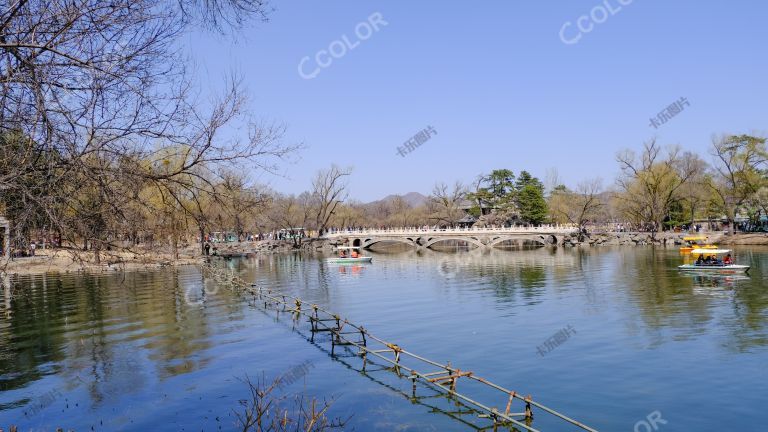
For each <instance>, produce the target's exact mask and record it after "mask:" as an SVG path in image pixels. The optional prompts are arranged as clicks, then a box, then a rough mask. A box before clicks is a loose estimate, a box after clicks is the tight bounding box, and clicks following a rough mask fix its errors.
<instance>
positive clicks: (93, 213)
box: [0, 0, 297, 260]
mask: <svg viewBox="0 0 768 432" xmlns="http://www.w3.org/2000/svg"><path fill="white" fill-rule="evenodd" d="M269 11H270V9H269V7H268V5H267V3H266V2H265V1H263V0H206V1H203V2H200V1H197V0H179V1H169V2H162V1H161V2H160V3H159V4H158V3H157V2H149V1H147V0H116V1H112V2H109V3H104V2H100V1H96V0H74V1H68V0H45V1H43V0H15V1H13V2H11V3H10V4H9V5H8V7H7V8H6V9H4V10H3V11H2V12H0V86H1V87H0V139H1V140H2V141H3V143H12V145H10V146H6V145H3V149H2V151H0V193H2V197H0V201H4V204H5V205H6V206H7V205H8V204H9V203H10V202H13V203H23V205H19V206H16V207H15V208H11V209H10V210H9V213H12V214H11V215H10V216H11V217H12V218H13V219H14V222H15V224H14V226H15V227H16V229H17V234H20V235H21V236H22V237H23V236H24V235H25V233H27V232H29V230H30V229H33V228H39V227H40V226H47V227H51V228H52V229H54V230H56V231H58V232H59V233H61V234H62V235H64V236H68V237H69V238H70V241H75V240H76V239H77V237H79V238H81V239H85V240H86V244H87V243H88V242H89V241H90V243H91V246H92V249H94V251H95V256H96V259H97V260H98V257H99V250H100V249H101V248H102V247H104V246H105V245H108V246H111V243H112V242H113V240H114V237H115V233H114V231H115V230H116V229H117V228H119V227H125V226H128V225H130V223H129V222H128V221H129V220H130V221H131V222H136V221H142V222H145V223H148V222H147V221H149V220H157V219H156V218H155V217H151V218H148V217H146V215H144V216H142V213H144V212H145V211H144V210H146V211H147V212H149V213H155V216H157V215H164V217H165V219H166V221H165V222H164V223H162V224H160V225H159V226H160V227H161V228H160V229H165V230H168V229H169V230H170V231H171V232H172V233H171V237H172V239H173V240H172V241H174V242H175V241H176V240H177V239H178V233H177V231H178V230H179V229H182V228H183V229H186V227H187V222H188V221H187V219H188V218H192V219H193V220H194V221H195V222H196V225H198V227H199V231H200V233H201V237H202V233H203V232H204V230H205V227H206V226H207V224H208V222H209V221H207V217H206V216H205V215H204V213H203V212H204V209H205V208H206V202H207V203H208V204H210V203H211V202H213V201H217V200H219V198H218V197H219V194H220V191H221V190H222V188H217V185H219V184H221V183H222V181H225V179H223V178H222V175H221V174H220V173H222V172H226V171H227V170H233V171H236V170H244V169H247V168H256V169H261V170H266V171H271V172H274V170H275V165H274V164H275V161H276V160H279V159H281V158H283V157H284V156H285V155H287V154H289V153H290V152H292V151H294V150H296V149H297V146H285V145H283V144H282V143H281V141H280V138H281V136H282V133H283V128H282V127H281V126H276V125H264V124H258V123H253V122H250V121H249V120H248V119H247V116H246V112H247V108H246V98H245V95H244V93H243V92H242V90H241V89H240V85H239V82H238V81H237V80H236V79H231V80H230V81H229V82H228V86H227V88H226V90H225V91H224V92H223V93H222V96H221V97H220V98H218V99H215V100H212V101H210V103H205V104H204V103H201V102H200V101H197V100H195V98H194V97H193V96H192V92H191V89H192V88H193V79H192V77H190V76H189V74H188V73H187V72H186V64H185V61H184V58H183V57H182V56H181V54H180V53H179V51H178V49H177V47H176V44H177V43H178V40H179V37H180V36H181V35H182V34H183V32H184V30H185V29H187V28H189V27H190V26H191V25H196V26H203V27H207V28H211V29H215V30H217V31H219V32H225V31H226V30H227V29H228V28H236V27H237V26H239V25H241V24H242V23H244V22H245V20H247V19H251V18H254V17H256V18H259V19H262V20H263V19H266V16H267V14H268V12H269ZM202 107H208V109H205V108H202ZM242 126H245V128H243V129H245V130H248V137H247V138H246V139H232V138H229V137H231V136H233V134H227V135H225V134H224V130H225V129H228V128H234V127H242ZM235 136H236V135H235ZM29 215H34V216H35V217H33V218H31V217H28V216H29ZM131 228H132V229H131V231H133V233H134V234H135V233H136V232H138V231H139V230H138V229H136V227H135V226H132V227H131ZM143 228H149V226H147V227H143ZM155 228H156V229H157V226H156V227H155Z"/></svg>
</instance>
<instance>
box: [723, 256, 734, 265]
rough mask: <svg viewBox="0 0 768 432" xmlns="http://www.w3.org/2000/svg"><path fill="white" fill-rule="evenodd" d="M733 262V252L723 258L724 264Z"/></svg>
mask: <svg viewBox="0 0 768 432" xmlns="http://www.w3.org/2000/svg"><path fill="white" fill-rule="evenodd" d="M731 264H733V259H732V258H731V254H728V255H726V256H725V258H724V259H723V265H731Z"/></svg>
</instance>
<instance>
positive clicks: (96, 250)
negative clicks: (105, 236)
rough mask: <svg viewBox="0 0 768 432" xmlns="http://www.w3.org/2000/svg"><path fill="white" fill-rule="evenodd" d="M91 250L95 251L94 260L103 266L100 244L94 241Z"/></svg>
mask: <svg viewBox="0 0 768 432" xmlns="http://www.w3.org/2000/svg"><path fill="white" fill-rule="evenodd" d="M91 249H93V260H94V261H95V262H96V264H101V255H99V249H100V247H99V242H98V241H96V240H94V241H93V242H92V243H91Z"/></svg>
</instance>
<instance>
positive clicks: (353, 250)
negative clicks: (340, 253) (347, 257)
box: [351, 249, 360, 258]
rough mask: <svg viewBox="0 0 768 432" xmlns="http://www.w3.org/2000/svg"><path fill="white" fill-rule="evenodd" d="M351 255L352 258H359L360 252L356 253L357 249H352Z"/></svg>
mask: <svg viewBox="0 0 768 432" xmlns="http://www.w3.org/2000/svg"><path fill="white" fill-rule="evenodd" d="M351 255H352V258H359V257H360V254H359V253H357V249H352V254H351Z"/></svg>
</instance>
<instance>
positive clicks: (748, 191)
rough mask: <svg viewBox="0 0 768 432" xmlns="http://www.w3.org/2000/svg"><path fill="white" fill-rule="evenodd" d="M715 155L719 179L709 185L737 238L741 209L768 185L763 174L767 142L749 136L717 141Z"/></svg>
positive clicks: (715, 166)
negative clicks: (738, 212) (736, 230)
mask: <svg viewBox="0 0 768 432" xmlns="http://www.w3.org/2000/svg"><path fill="white" fill-rule="evenodd" d="M712 154H713V156H714V158H715V163H714V169H715V176H713V177H712V178H711V181H710V182H709V185H710V188H711V190H712V192H713V193H714V194H715V196H716V197H717V201H718V204H719V205H720V206H721V207H722V208H723V210H724V211H725V214H726V217H727V218H728V221H729V222H730V224H729V226H730V228H729V230H730V233H731V234H733V232H734V224H735V220H736V212H737V211H738V209H739V207H740V206H741V205H743V204H744V202H745V201H746V200H747V199H749V198H750V197H752V196H754V195H755V194H756V193H757V192H758V191H759V190H760V187H761V186H763V185H765V184H766V180H765V177H764V174H763V172H764V169H765V166H766V162H767V161H768V149H766V139H765V138H762V137H755V136H749V135H739V136H722V137H715V138H713V139H712Z"/></svg>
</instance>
